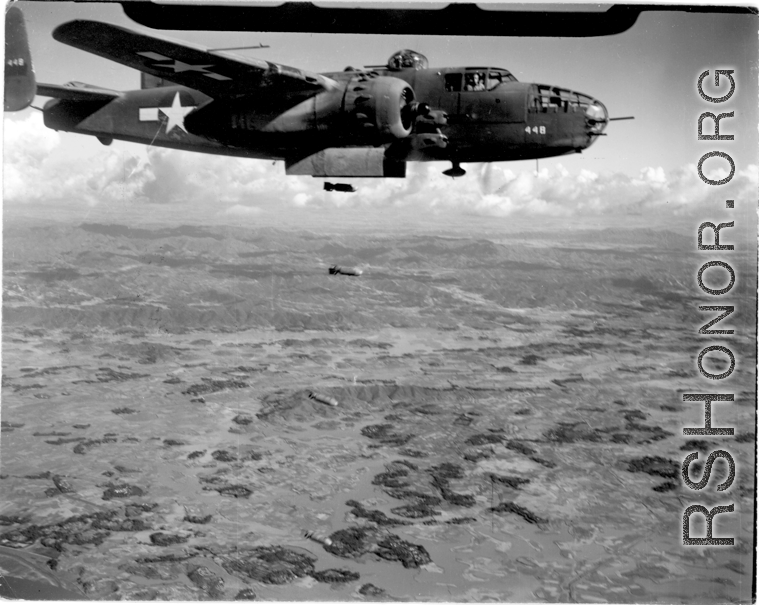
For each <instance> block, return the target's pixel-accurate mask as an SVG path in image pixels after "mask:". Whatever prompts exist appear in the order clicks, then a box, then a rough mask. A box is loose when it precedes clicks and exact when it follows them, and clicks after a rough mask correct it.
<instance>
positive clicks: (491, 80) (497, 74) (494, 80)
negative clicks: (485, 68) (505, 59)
mask: <svg viewBox="0 0 759 605" xmlns="http://www.w3.org/2000/svg"><path fill="white" fill-rule="evenodd" d="M516 81H517V79H516V78H515V77H514V76H513V75H511V72H509V71H506V70H505V69H498V70H490V72H489V73H488V84H487V88H488V90H493V89H494V88H498V87H499V86H500V85H501V84H506V83H507V82H516Z"/></svg>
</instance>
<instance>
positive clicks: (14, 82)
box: [5, 6, 37, 111]
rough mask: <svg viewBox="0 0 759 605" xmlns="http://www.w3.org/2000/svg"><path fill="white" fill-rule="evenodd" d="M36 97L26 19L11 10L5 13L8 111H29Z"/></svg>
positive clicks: (16, 10) (17, 10) (15, 8)
mask: <svg viewBox="0 0 759 605" xmlns="http://www.w3.org/2000/svg"><path fill="white" fill-rule="evenodd" d="M36 93H37V82H36V80H35V78H34V69H33V68H32V54H31V52H30V51H29V40H28V38H27V36H26V25H25V24H24V15H23V13H22V12H21V9H20V8H18V7H16V6H11V7H10V8H8V10H7V12H6V13H5V111H20V110H22V109H26V108H27V107H29V105H31V103H32V101H33V100H34V95H35V94H36Z"/></svg>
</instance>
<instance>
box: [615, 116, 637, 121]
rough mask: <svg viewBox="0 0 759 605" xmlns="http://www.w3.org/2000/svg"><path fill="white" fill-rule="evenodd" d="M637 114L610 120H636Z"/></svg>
mask: <svg viewBox="0 0 759 605" xmlns="http://www.w3.org/2000/svg"><path fill="white" fill-rule="evenodd" d="M634 119H635V116H625V117H623V118H609V122H615V121H617V120H634Z"/></svg>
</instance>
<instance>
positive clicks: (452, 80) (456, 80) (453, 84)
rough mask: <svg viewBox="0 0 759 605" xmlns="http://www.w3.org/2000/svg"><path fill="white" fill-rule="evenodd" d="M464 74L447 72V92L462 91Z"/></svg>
mask: <svg viewBox="0 0 759 605" xmlns="http://www.w3.org/2000/svg"><path fill="white" fill-rule="evenodd" d="M461 77H462V74H445V92H461Z"/></svg>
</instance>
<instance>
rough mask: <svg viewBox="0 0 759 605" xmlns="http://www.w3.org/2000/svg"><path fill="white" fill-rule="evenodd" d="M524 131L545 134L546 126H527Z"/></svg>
mask: <svg viewBox="0 0 759 605" xmlns="http://www.w3.org/2000/svg"><path fill="white" fill-rule="evenodd" d="M524 131H525V132H526V133H527V134H545V133H546V127H545V126H532V127H530V126H526V127H525V129H524Z"/></svg>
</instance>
